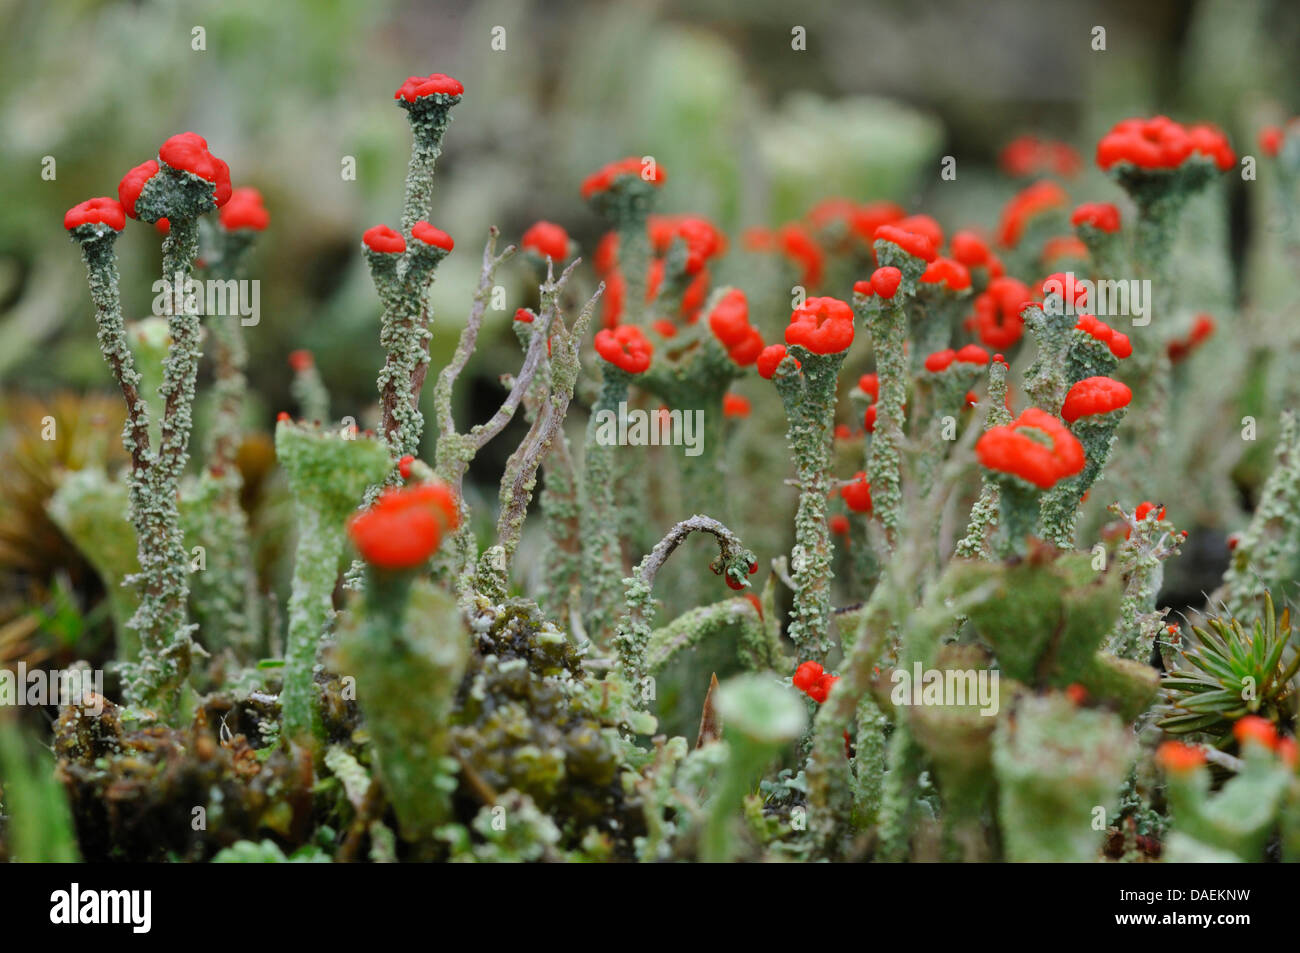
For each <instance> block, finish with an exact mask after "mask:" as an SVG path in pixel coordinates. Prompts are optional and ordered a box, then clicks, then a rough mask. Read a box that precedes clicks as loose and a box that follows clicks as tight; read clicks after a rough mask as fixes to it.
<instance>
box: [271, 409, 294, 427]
mask: <svg viewBox="0 0 1300 953" xmlns="http://www.w3.org/2000/svg"><path fill="white" fill-rule="evenodd" d="M292 419H293V418H291V417H290V416H289V413H288V411H284V410H282V411H280V412H279V413H278V414H276V415H275V421H276V423H280V424H284V423H288V422H289V421H290V420H292Z"/></svg>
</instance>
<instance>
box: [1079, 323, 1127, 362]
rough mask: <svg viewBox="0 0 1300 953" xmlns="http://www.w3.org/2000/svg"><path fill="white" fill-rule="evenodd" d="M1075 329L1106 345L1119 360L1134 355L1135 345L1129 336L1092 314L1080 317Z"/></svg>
mask: <svg viewBox="0 0 1300 953" xmlns="http://www.w3.org/2000/svg"><path fill="white" fill-rule="evenodd" d="M1074 328H1075V330H1076V331H1082V332H1083V333H1084V334H1087V335H1088V336H1089V337H1093V338H1095V339H1097V340H1098V341H1100V342H1102V343H1103V344H1105V345H1106V346H1107V347H1108V348H1110V353H1112V354H1114V355H1115V356H1116V357H1118V358H1125V357H1128V356H1129V355H1130V354H1132V353H1133V344H1132V342H1131V341H1129V339H1128V335H1127V334H1122V333H1120V332H1119V331H1116V330H1114V329H1113V328H1111V327H1110V326H1109V325H1108V324H1106V323H1105V322H1104V321H1100V320H1098V319H1097V318H1095V317H1094V316H1093V315H1091V314H1081V315H1079V321H1078V323H1077V324H1075V326H1074Z"/></svg>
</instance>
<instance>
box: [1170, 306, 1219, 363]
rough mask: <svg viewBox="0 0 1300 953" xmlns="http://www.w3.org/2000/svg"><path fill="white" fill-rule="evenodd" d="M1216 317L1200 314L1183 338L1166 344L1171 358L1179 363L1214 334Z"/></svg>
mask: <svg viewBox="0 0 1300 953" xmlns="http://www.w3.org/2000/svg"><path fill="white" fill-rule="evenodd" d="M1214 329H1215V325H1214V318H1212V317H1210V316H1209V315H1208V314H1199V315H1197V316H1196V320H1195V321H1194V322H1192V330H1191V331H1190V332H1188V335H1187V337H1186V338H1185V339H1183V340H1181V341H1180V340H1176V339H1175V340H1173V341H1170V342H1169V343H1168V345H1166V347H1167V348H1168V351H1169V360H1171V361H1173V362H1175V363H1177V362H1178V361H1181V360H1183V358H1185V357H1187V355H1189V354H1191V353H1192V351H1194V350H1196V348H1197V347H1199V346H1200V345H1201V344H1202V343H1204V341H1205V340H1206V339H1207V338H1209V337H1210V336H1211V335H1212V334H1214Z"/></svg>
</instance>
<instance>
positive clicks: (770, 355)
mask: <svg viewBox="0 0 1300 953" xmlns="http://www.w3.org/2000/svg"><path fill="white" fill-rule="evenodd" d="M786 353H787V352H786V347H785V345H784V344H769V345H768V346H767V347H765V348H763V350H762V351H760V352H759V355H758V359H757V360H756V361H755V362H754V366H755V368H756V369H757V370H758V376H759V377H761V378H763V379H764V380H769V381H770V380H771V379H772V375H773V374H775V373H776V369H777V367H779V366H780V364H781V362H782V361H784V360H785V358H786ZM794 366H795V367H800V366H801V365H800V364H799V360H798V359H797V358H796V359H795V361H794Z"/></svg>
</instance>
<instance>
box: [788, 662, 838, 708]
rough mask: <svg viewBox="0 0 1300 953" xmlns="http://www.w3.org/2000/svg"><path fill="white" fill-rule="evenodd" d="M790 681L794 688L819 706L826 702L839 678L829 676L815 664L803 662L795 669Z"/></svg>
mask: <svg viewBox="0 0 1300 953" xmlns="http://www.w3.org/2000/svg"><path fill="white" fill-rule="evenodd" d="M791 681H792V683H793V684H794V687H795V688H797V689H799V691H801V692H803V693H804V694H805V695H807V696H808V697H809V698H811V699H812V700H813V701H815V702H817V704H819V705H820V704H822V703H823V702H824V701H826V698H827V696H828V695H829V694H830V691H831V689H832V688H833V687H834V686H835V683H836V682H837V681H839V676H838V675H831V674H829V673H828V672H826V671H825V669H823V668H822V667H821V665H820V664H818V663H817V662H803V663H802V664H800V666H799V667H798V668H797V669H795V672H794V677H793V678H792V679H791Z"/></svg>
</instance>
